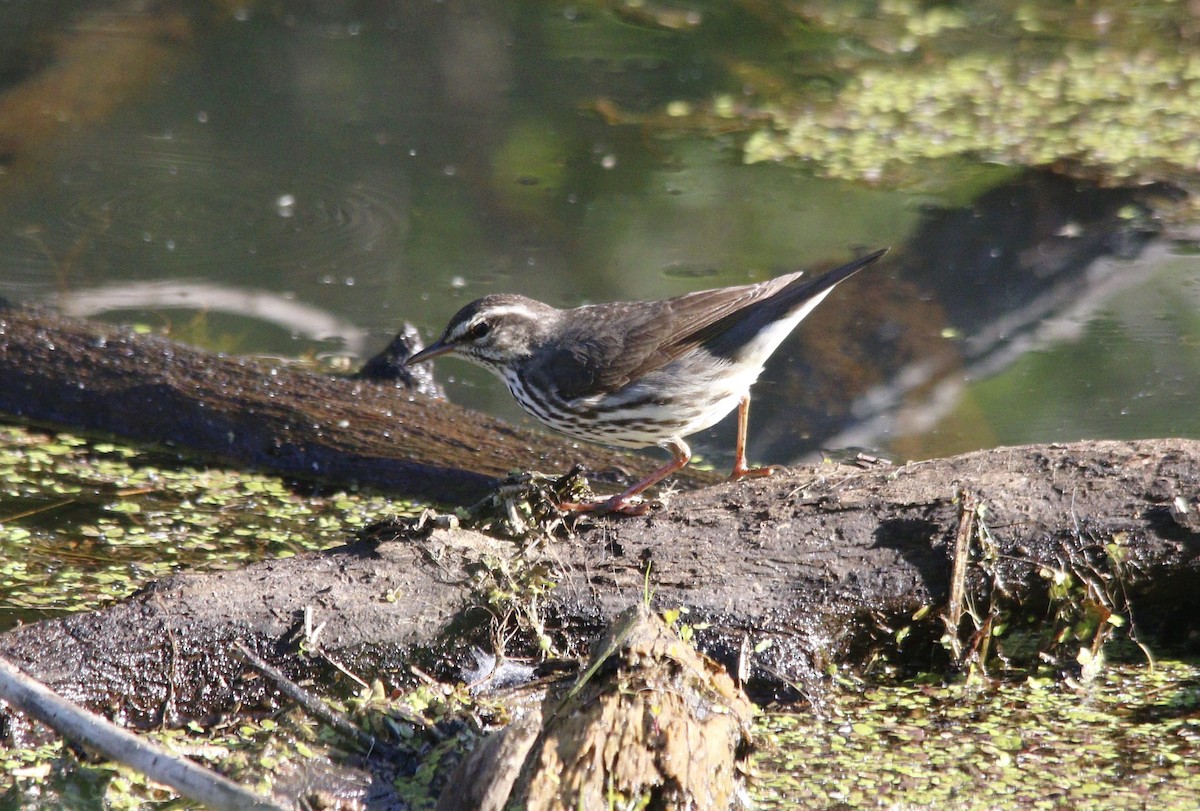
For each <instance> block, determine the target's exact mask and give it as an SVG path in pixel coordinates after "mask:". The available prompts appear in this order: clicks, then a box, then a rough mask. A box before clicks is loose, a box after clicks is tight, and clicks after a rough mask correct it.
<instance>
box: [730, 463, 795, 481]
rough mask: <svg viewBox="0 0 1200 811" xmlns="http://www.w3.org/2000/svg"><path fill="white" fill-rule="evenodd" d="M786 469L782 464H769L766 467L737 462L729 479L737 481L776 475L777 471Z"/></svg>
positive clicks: (780, 471)
mask: <svg viewBox="0 0 1200 811" xmlns="http://www.w3.org/2000/svg"><path fill="white" fill-rule="evenodd" d="M783 470H784V468H783V466H782V465H767V466H766V467H748V466H747V465H746V463H745V462H742V463H741V464H735V465H734V466H733V472H732V473H730V474H729V481H731V482H733V481H737V480H738V479H760V478H762V477H764V476H774V475H775V474H776V473H782V472H783Z"/></svg>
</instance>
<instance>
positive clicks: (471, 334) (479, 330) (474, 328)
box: [466, 321, 492, 341]
mask: <svg viewBox="0 0 1200 811" xmlns="http://www.w3.org/2000/svg"><path fill="white" fill-rule="evenodd" d="M491 331H492V325H491V324H489V323H488V322H486V321H477V322H476V323H474V324H472V325H471V328H470V329H469V330H467V334H466V338H467V340H468V341H478V340H479V339H480V338H482V337H483V336H485V335H487V334H488V333H489V332H491Z"/></svg>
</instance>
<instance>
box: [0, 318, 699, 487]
mask: <svg viewBox="0 0 1200 811" xmlns="http://www.w3.org/2000/svg"><path fill="white" fill-rule="evenodd" d="M385 351H386V352H389V353H394V351H395V349H394V347H389V348H388V350H385ZM381 365H386V363H385V364H381ZM368 368H370V365H369V366H368ZM0 413H5V414H9V415H12V416H14V417H17V418H20V419H22V420H26V421H29V422H33V423H37V424H41V425H49V426H52V427H66V428H70V429H73V430H78V431H88V432H93V433H97V432H98V433H103V434H110V435H117V436H120V437H122V438H125V439H128V440H133V441H137V442H144V443H152V444H155V445H165V446H171V447H178V448H180V449H184V450H186V451H187V452H188V453H190V454H192V455H194V456H199V457H201V458H204V459H208V460H219V461H220V462H222V463H224V464H231V465H241V466H245V467H251V468H255V469H259V470H264V471H268V472H272V473H276V474H282V475H284V476H291V477H295V478H299V479H304V480H310V481H311V480H317V481H323V482H333V483H337V484H338V485H341V486H346V485H348V484H351V483H358V484H363V485H366V486H369V487H371V488H373V489H376V490H380V491H388V492H397V493H402V494H404V495H406V496H414V497H424V498H427V499H432V500H435V501H444V502H452V503H469V502H471V501H473V500H475V499H477V498H479V497H481V496H482V495H484V494H485V493H486V492H487V491H488V490H490V489H491V488H492V487H494V486H495V484H496V481H497V479H498V478H499V477H503V476H504V475H506V474H508V473H509V472H511V471H512V470H514V469H521V470H535V469H549V470H567V469H568V468H570V467H571V466H572V465H575V464H581V465H584V466H585V467H587V468H588V469H589V471H592V475H593V478H595V479H597V480H602V481H612V482H625V481H629V480H633V479H634V478H635V477H638V476H640V475H644V474H645V473H646V472H648V471H649V470H650V469H651V468H653V467H654V464H655V463H654V460H652V459H649V458H645V457H639V456H636V455H633V454H629V453H620V452H617V451H613V450H608V449H606V448H602V447H599V446H594V445H586V444H585V445H579V444H578V443H575V442H572V441H569V440H567V439H563V438H559V437H556V436H552V435H550V434H546V433H542V432H537V431H530V430H525V429H522V428H518V427H514V426H512V425H509V424H507V423H504V422H501V421H499V420H496V419H494V418H491V417H487V416H485V415H482V414H478V413H474V412H470V411H467V410H465V409H463V408H460V407H458V406H455V405H453V404H452V403H448V402H446V401H444V400H436V399H432V398H430V397H427V396H423V395H421V394H418V393H415V392H413V391H411V390H409V389H406V388H403V387H397V386H395V385H393V384H392V383H390V382H379V381H371V380H366V379H362V378H361V377H360V378H350V377H333V376H329V375H322V374H316V373H312V372H308V371H305V370H303V369H299V368H296V367H294V366H289V365H287V364H284V363H279V362H275V363H272V362H268V361H265V360H256V359H250V358H239V357H229V356H225V355H214V354H211V353H208V352H205V351H203V350H199V349H194V348H192V347H188V346H185V345H183V344H179V343H175V342H172V341H169V340H167V339H165V338H161V337H158V336H154V335H141V334H138V333H136V332H134V331H133V330H130V329H126V328H120V327H113V326H109V325H105V324H99V323H96V322H91V321H80V320H75V319H69V318H63V317H60V316H57V315H55V314H53V313H51V312H48V311H46V310H38V309H31V308H23V307H11V306H9V307H5V306H3V303H2V302H0ZM716 478H717V477H716V476H715V475H714V474H711V473H705V472H703V471H699V470H688V471H684V472H683V474H681V476H680V479H681V480H682V481H685V482H686V481H690V482H692V483H693V484H695V483H698V482H705V481H709V482H711V481H714V480H716Z"/></svg>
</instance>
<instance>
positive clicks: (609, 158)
mask: <svg viewBox="0 0 1200 811" xmlns="http://www.w3.org/2000/svg"><path fill="white" fill-rule="evenodd" d="M600 165H601V166H603V167H604V168H605V169H612V168H613V167H614V166H616V165H617V156H616V155H614V154H612V153H611V152H610V153H609V154H607V155H605V156H604V157H603V158H601V159H600Z"/></svg>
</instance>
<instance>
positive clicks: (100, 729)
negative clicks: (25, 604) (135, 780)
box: [0, 657, 283, 811]
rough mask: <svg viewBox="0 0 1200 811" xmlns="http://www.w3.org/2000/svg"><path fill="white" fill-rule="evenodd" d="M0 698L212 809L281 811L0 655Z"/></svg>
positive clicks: (67, 736) (256, 795) (265, 799)
mask: <svg viewBox="0 0 1200 811" xmlns="http://www.w3.org/2000/svg"><path fill="white" fill-rule="evenodd" d="M0 698H3V699H4V700H5V701H7V702H8V703H10V704H11V705H13V707H15V708H17V709H18V710H20V711H21V712H23V713H25V714H26V715H28V716H30V717H32V718H36V719H37V720H39V721H41V722H42V723H44V724H46V725H48V726H50V727H52V728H53V729H54V730H55V731H57V732H58V733H59V734H60V735H62V736H63V737H64V738H68V739H70V740H72V741H75V742H76V743H79V744H82V745H84V746H86V747H87V748H89V749H94V750H95V751H97V752H99V753H101V754H102V755H104V757H106V758H108V759H110V760H115V761H117V762H120V763H124V764H125V765H126V766H129V767H130V768H133V769H136V770H137V771H139V772H141V773H142V774H144V775H146V777H148V778H150V779H151V780H153V781H154V782H156V783H162V784H163V785H165V786H170V787H171V788H172V789H174V790H175V791H178V792H179V793H180V794H182V795H183V796H185V797H187V798H188V799H191V800H195V801H196V802H198V803H201V804H202V805H205V806H207V807H209V808H213V809H217V811H227V810H228V811H243V809H254V810H255V811H283V808H282V806H279V805H276V804H275V803H274V802H272V801H271V800H270V799H269V798H267V797H263V796H262V795H259V794H255V793H254V792H252V791H250V790H249V789H246V788H243V787H242V786H239V785H238V784H237V783H234V782H233V781H232V780H229V779H227V778H225V777H222V776H221V775H219V774H217V773H216V772H214V771H211V770H209V769H206V768H204V767H203V766H201V765H200V764H198V763H194V762H192V761H190V760H188V759H187V758H185V757H183V756H181V755H177V754H174V753H172V752H169V751H167V750H166V749H164V748H162V747H161V746H158V745H157V744H153V743H150V742H149V741H144V740H142V739H141V738H139V737H138V736H137V735H134V734H133V733H132V732H129V731H128V730H125V729H121V728H120V727H118V726H116V725H115V724H112V723H111V722H109V721H107V720H105V719H104V718H101V717H100V716H98V715H96V714H95V713H92V712H89V711H88V710H85V709H83V708H82V707H80V706H78V705H77V704H74V703H72V702H70V701H67V700H66V699H65V698H63V697H62V696H60V695H58V694H57V693H55V692H54V691H52V690H51V689H50V688H49V687H46V686H45V685H44V684H42V683H41V682H39V681H37V680H36V679H34V678H33V677H32V676H29V675H26V674H25V673H23V672H22V671H21V670H20V669H19V668H18V667H17V666H16V665H14V664H13V663H12V662H10V661H8V660H7V659H4V658H2V657H0Z"/></svg>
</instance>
